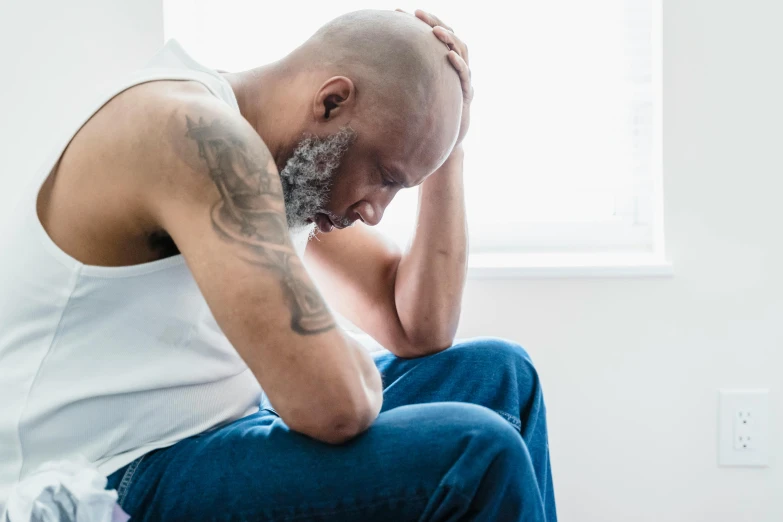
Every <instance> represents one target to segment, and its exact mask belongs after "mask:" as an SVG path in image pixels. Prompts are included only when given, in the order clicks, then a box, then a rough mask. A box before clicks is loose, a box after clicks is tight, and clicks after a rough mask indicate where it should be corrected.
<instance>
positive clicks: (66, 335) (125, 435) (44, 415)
mask: <svg viewBox="0 0 783 522" xmlns="http://www.w3.org/2000/svg"><path fill="white" fill-rule="evenodd" d="M155 80H193V81H197V82H200V83H202V84H204V85H205V86H206V87H207V88H208V89H209V90H210V92H211V93H212V94H213V95H214V96H216V97H217V98H219V99H221V100H223V101H224V102H225V103H226V104H228V105H229V106H231V107H233V108H234V110H236V111H237V112H238V111H239V107H238V105H237V101H236V98H235V96H234V93H233V91H232V89H231V86H230V85H229V84H228V82H227V81H226V80H225V79H224V78H223V77H222V76H221V75H220V74H219V73H217V71H214V70H212V69H209V68H207V67H204V66H202V65H200V64H199V63H197V62H196V61H195V60H193V59H192V58H191V57H190V56H188V55H187V54H186V53H185V51H184V50H183V49H182V47H181V46H180V45H179V43H177V42H176V41H175V40H170V41H169V42H168V43H167V44H166V45H165V46H164V47H163V48H162V49H161V51H160V52H159V53H158V54H157V55H155V57H153V59H152V60H151V61H150V62H149V64H148V65H147V66H146V67H144V68H142V69H140V70H138V71H135V72H134V73H132V74H131V75H130V76H129V77H128V78H125V80H124V81H122V82H120V83H119V84H118V85H117V86H116V87H115V88H112V89H110V90H109V91H108V92H106V93H105V94H104V95H103V96H102V97H101V98H100V99H98V100H96V102H97V103H96V104H95V105H94V109H93V110H92V111H91V112H90V113H88V114H84V117H83V118H82V120H81V121H80V122H78V125H75V126H74V127H73V129H72V132H71V133H70V135H69V136H68V139H67V140H63V142H62V146H60V147H58V148H57V150H55V151H54V152H53V154H52V155H51V157H50V159H49V160H48V161H46V162H45V164H44V166H43V167H42V168H41V169H40V170H39V171H38V172H35V173H33V175H34V176H35V177H34V179H33V180H32V181H33V182H32V183H31V185H30V186H29V187H28V190H27V191H26V192H25V193H24V194H23V197H22V199H21V204H20V205H19V209H18V211H17V213H16V214H15V218H16V219H17V221H16V223H15V226H14V227H12V229H11V230H9V232H8V233H7V234H5V235H4V237H3V238H2V254H0V255H1V256H2V258H1V260H2V263H1V264H2V270H0V513H1V512H2V511H3V505H4V503H5V499H6V498H7V496H8V494H9V489H10V488H11V487H12V486H13V484H14V483H16V482H17V481H19V480H21V479H23V478H24V477H25V476H26V475H27V474H29V473H30V472H31V471H34V470H35V469H36V468H37V467H38V466H39V465H40V464H42V463H44V462H46V461H49V460H60V459H68V458H69V457H72V456H74V455H76V454H81V455H83V456H85V457H86V458H87V460H89V461H90V462H92V463H93V464H95V465H96V466H97V467H98V469H99V470H100V471H101V472H103V473H104V474H107V475H108V474H110V473H112V472H114V471H116V470H117V469H119V468H121V467H123V466H125V465H126V464H128V463H129V462H131V461H132V460H134V459H135V458H137V457H139V456H141V455H143V454H145V453H147V452H149V451H151V450H153V449H157V448H162V447H166V446H170V445H172V444H174V443H176V442H177V441H179V440H182V439H184V438H186V437H189V436H191V435H195V434H197V433H200V432H203V431H206V430H209V429H212V428H215V427H218V426H220V425H223V424H225V423H228V422H230V421H232V420H235V419H238V418H240V417H243V416H246V415H249V414H251V413H253V412H255V411H257V410H258V405H259V402H260V401H261V400H262V398H263V391H262V390H261V388H260V386H259V384H258V382H257V381H256V379H255V377H254V376H253V374H252V373H251V372H250V370H249V369H248V367H247V365H245V363H244V361H243V360H242V359H241V358H240V357H239V355H238V354H237V352H236V350H235V349H234V348H233V347H232V346H231V344H230V343H229V341H228V340H227V339H226V337H225V336H224V335H223V333H222V332H221V330H220V328H219V327H218V325H217V323H216V322H215V320H214V318H213V316H212V314H211V313H210V311H209V308H208V307H207V304H206V302H205V301H204V298H203V296H202V295H201V293H200V291H199V289H198V287H197V286H196V283H195V281H194V280H193V277H192V275H191V273H190V271H189V270H188V267H187V265H186V264H185V262H184V259H183V257H182V256H181V255H177V256H174V257H169V258H166V259H162V260H159V261H153V262H150V263H145V264H141V265H134V266H125V267H100V266H91V265H85V264H83V263H80V262H79V261H77V260H76V259H74V258H72V257H70V256H69V255H68V254H66V253H65V252H63V251H62V250H61V249H60V248H58V247H57V245H56V244H55V243H54V242H53V241H52V240H51V239H50V238H49V236H48V235H47V233H46V231H45V230H44V229H43V227H42V225H41V222H40V220H39V219H38V215H37V212H36V199H37V196H38V192H39V189H40V187H41V185H42V184H43V182H44V181H45V180H46V178H47V177H48V175H49V174H50V172H51V171H52V169H53V168H54V166H55V165H56V163H57V161H58V160H59V158H60V156H61V155H62V153H63V151H64V150H65V148H66V146H67V145H68V142H70V139H71V138H72V137H73V136H74V135H75V134H76V132H78V130H79V129H80V128H81V127H82V125H84V123H86V122H87V120H89V118H90V117H91V116H92V115H93V114H94V113H95V112H97V111H98V110H99V109H100V108H101V107H102V106H103V105H104V104H105V103H106V102H108V101H109V100H110V99H111V98H112V97H114V96H115V95H117V94H119V93H120V92H122V91H124V90H126V89H128V88H130V87H132V86H134V85H137V84H140V83H145V82H150V81H155ZM309 232H310V230H309V228H308V229H303V230H299V231H297V232H296V233H292V239H293V240H294V245H295V247H296V249H297V251H298V253H299V255H300V256H301V255H303V252H304V249H305V246H306V244H307V239H308V234H309Z"/></svg>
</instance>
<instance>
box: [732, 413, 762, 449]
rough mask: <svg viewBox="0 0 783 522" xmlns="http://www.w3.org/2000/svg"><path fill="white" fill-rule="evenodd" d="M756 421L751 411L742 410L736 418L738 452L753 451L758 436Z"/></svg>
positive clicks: (735, 440) (735, 447)
mask: <svg viewBox="0 0 783 522" xmlns="http://www.w3.org/2000/svg"><path fill="white" fill-rule="evenodd" d="M755 420H756V419H754V418H753V412H752V410H750V409H745V408H743V409H740V410H739V411H738V412H737V413H736V415H735V416H734V449H735V450H737V451H752V450H753V449H754V443H755V439H756V437H757V435H756V434H755V433H754V431H755V429H754V428H755V426H756V424H755Z"/></svg>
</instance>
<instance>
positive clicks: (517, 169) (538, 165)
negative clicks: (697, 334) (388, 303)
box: [164, 0, 661, 253]
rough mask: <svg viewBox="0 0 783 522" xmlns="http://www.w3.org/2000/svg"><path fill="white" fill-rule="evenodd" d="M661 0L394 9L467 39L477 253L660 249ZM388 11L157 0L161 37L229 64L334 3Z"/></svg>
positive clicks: (319, 19) (433, 1)
mask: <svg viewBox="0 0 783 522" xmlns="http://www.w3.org/2000/svg"><path fill="white" fill-rule="evenodd" d="M657 1H658V0H594V1H591V2H585V1H584V0H547V1H546V2H539V1H532V0H522V1H517V2H495V3H493V2H490V3H483V4H468V3H464V2H453V1H444V0H430V1H429V2H427V4H426V5H410V6H406V5H405V2H403V3H402V5H400V6H399V7H401V8H403V9H405V10H406V11H409V12H412V11H413V10H414V8H417V7H422V8H424V9H426V10H428V11H431V12H433V13H435V14H437V15H438V16H439V17H440V18H441V19H443V20H444V21H445V22H447V23H448V24H449V25H451V26H452V27H453V28H454V30H455V32H456V33H457V34H458V35H459V36H460V37H461V38H463V40H464V41H465V42H466V43H467V44H468V46H469V48H470V60H471V68H472V71H473V81H474V87H475V90H476V98H475V101H474V103H473V108H472V113H471V128H470V131H469V133H468V136H467V138H466V139H465V143H464V147H465V152H466V159H465V185H466V194H467V196H466V197H467V207H468V221H469V227H470V232H471V234H470V242H471V251H472V252H473V253H476V252H609V251H611V252H653V251H656V250H658V249H659V248H660V245H659V244H657V243H659V241H657V240H654V238H656V237H658V234H656V233H655V230H654V229H655V228H656V223H659V222H660V218H661V216H660V213H659V212H658V206H659V205H656V201H658V199H657V198H658V197H659V191H658V190H656V189H655V187H656V186H657V185H658V183H657V181H658V179H659V178H657V177H656V176H659V175H660V174H659V172H658V168H657V165H659V158H658V155H659V152H656V151H657V150H658V149H657V147H656V143H655V141H656V136H657V132H658V131H659V130H658V129H657V118H656V114H657V113H658V111H659V110H660V106H659V104H660V95H659V89H658V88H657V83H656V82H657V81H659V79H658V78H657V77H656V76H657V73H656V70H657V69H656V65H657V53H656V52H655V42H656V41H657V34H656V31H657V29H656V23H655V20H654V18H655V16H654V15H655V13H657V3H656V2H657ZM389 7H390V6H389V4H388V3H387V2H377V1H372V0H369V1H368V0H362V1H346V0H334V1H331V2H320V3H319V2H314V3H308V4H307V7H306V8H305V7H303V5H302V4H301V3H297V2H259V1H257V0H164V14H165V16H164V23H165V35H166V38H176V39H178V40H179V41H180V43H182V45H183V46H184V47H185V49H186V50H188V52H189V53H190V54H191V55H192V56H193V57H194V58H196V59H197V60H199V61H200V62H201V63H204V64H205V65H207V66H210V67H214V68H218V69H225V70H230V71H239V70H243V69H249V68H251V67H255V66H258V65H261V64H264V63H269V62H272V61H274V60H277V59H279V58H281V57H283V56H284V55H285V54H287V53H288V52H289V51H291V50H292V49H294V48H295V47H297V46H298V45H300V44H301V43H302V42H304V41H305V40H306V39H307V38H308V37H309V36H310V35H311V34H312V33H313V32H315V30H316V29H317V28H318V27H320V26H321V25H323V24H324V23H325V22H327V21H329V20H330V19H332V18H334V17H335V16H337V15H338V14H340V13H344V12H348V11H352V10H356V9H364V8H377V9H388V8H389ZM391 7H392V8H394V7H397V5H393V6H391ZM416 204H417V192H416V191H415V190H409V191H401V192H400V193H399V194H398V196H397V197H396V198H395V200H394V202H393V203H392V204H391V206H390V207H389V209H388V210H387V212H386V215H385V217H384V219H383V222H382V223H381V225H380V228H381V229H383V230H385V231H386V232H387V233H389V234H391V235H392V236H393V237H395V238H396V239H397V240H398V241H399V242H401V243H404V242H405V241H406V238H407V237H408V236H409V235H410V232H411V230H412V228H413V224H414V222H415V210H416ZM654 243H655V244H654Z"/></svg>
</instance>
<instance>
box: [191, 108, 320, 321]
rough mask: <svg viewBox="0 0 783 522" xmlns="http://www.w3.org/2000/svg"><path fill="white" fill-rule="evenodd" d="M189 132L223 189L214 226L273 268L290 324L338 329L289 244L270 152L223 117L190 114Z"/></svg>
mask: <svg viewBox="0 0 783 522" xmlns="http://www.w3.org/2000/svg"><path fill="white" fill-rule="evenodd" d="M186 124H187V128H188V131H187V134H186V136H187V137H188V138H190V139H192V140H194V141H195V142H196V143H197V144H198V151H199V156H200V157H201V159H202V160H203V161H204V162H205V163H206V165H207V167H208V168H209V176H210V177H211V178H212V181H213V182H214V183H215V185H216V186H217V189H218V191H219V192H220V199H219V200H218V201H217V202H216V203H215V204H214V205H213V206H212V209H211V211H210V212H211V218H212V226H213V228H214V230H215V232H216V233H217V234H219V235H220V237H221V238H222V239H223V240H225V241H226V242H229V243H232V244H235V245H237V246H239V249H238V250H237V252H238V253H239V255H240V256H241V257H242V259H244V260H245V261H247V262H248V263H251V264H253V265H256V266H260V267H264V268H266V269H269V270H271V271H273V272H274V273H275V274H276V275H277V277H278V278H279V280H280V283H281V284H282V287H283V291H284V293H285V294H286V297H287V301H288V307H289V309H290V310H291V329H292V330H293V331H295V332H297V333H299V334H302V335H307V334H316V333H321V332H325V331H327V330H330V329H332V328H334V326H335V325H334V319H333V318H332V314H331V313H330V312H329V310H328V308H327V307H326V305H325V303H324V301H323V299H322V298H321V296H320V294H319V293H318V290H317V289H316V288H315V287H314V286H313V284H312V283H311V282H310V280H309V278H308V276H307V273H306V271H305V269H304V266H302V262H301V260H300V259H299V257H298V256H297V255H296V252H295V251H294V249H293V248H292V246H291V241H290V238H289V236H288V225H287V223H286V218H285V203H284V201H283V191H282V187H281V185H280V180H279V179H278V177H277V174H276V166H275V164H274V161H273V160H272V158H271V156H270V155H269V154H268V153H267V154H265V156H266V157H258V156H259V154H257V153H255V152H251V151H249V150H248V147H247V145H246V143H245V141H244V140H243V139H242V137H240V136H237V134H236V133H235V132H232V131H231V129H230V128H227V127H226V126H225V125H223V124H222V123H221V122H220V120H214V121H213V122H212V123H210V124H207V123H205V122H204V119H203V118H199V119H198V122H195V121H194V120H192V119H191V118H190V117H187V116H186Z"/></svg>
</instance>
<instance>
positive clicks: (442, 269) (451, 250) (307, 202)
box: [0, 11, 556, 522]
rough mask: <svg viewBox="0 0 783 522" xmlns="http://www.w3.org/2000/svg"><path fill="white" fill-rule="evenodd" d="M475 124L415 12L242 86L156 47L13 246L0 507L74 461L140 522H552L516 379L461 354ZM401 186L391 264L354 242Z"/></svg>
mask: <svg viewBox="0 0 783 522" xmlns="http://www.w3.org/2000/svg"><path fill="white" fill-rule="evenodd" d="M471 98H472V87H471V83H470V71H469V68H468V53H467V48H466V46H465V45H464V43H463V42H462V41H461V40H460V39H459V38H458V37H457V36H456V35H455V34H454V32H453V31H452V30H451V29H450V28H448V26H446V25H445V24H443V23H442V22H441V21H440V20H438V19H437V18H436V17H434V16H432V15H430V14H427V13H424V12H422V11H417V12H416V15H415V16H411V15H409V14H406V13H397V12H379V11H360V12H356V13H351V14H348V15H345V16H342V17H339V18H337V19H336V20H333V21H332V22H330V23H329V24H327V25H326V26H324V27H323V28H322V29H320V30H319V31H318V32H317V33H316V34H315V35H313V37H312V38H310V39H309V40H308V41H307V42H305V43H304V44H303V45H302V46H301V47H299V48H298V49H296V50H294V51H293V52H292V53H291V54H289V55H288V56H287V57H286V58H284V59H282V60H281V61H279V62H276V63H273V64H269V65H266V66H263V67H259V68H257V69H253V70H250V71H245V72H242V73H236V74H231V73H223V74H219V73H218V72H216V71H213V70H211V69H208V68H206V67H204V66H202V65H200V64H198V63H196V62H195V61H194V60H193V59H192V58H190V57H189V56H187V54H186V53H185V52H184V51H183V50H182V49H181V48H180V47H179V46H178V44H176V42H171V43H169V44H168V45H167V46H166V47H165V48H164V49H163V50H162V51H161V53H160V54H159V55H158V56H156V57H155V58H154V59H153V61H152V62H151V63H150V65H149V66H148V67H146V68H145V69H142V70H140V71H138V72H137V73H136V74H135V75H134V76H132V77H131V78H129V79H127V80H126V81H125V82H124V83H123V84H122V85H121V86H120V87H118V88H116V89H115V90H114V91H113V92H112V93H110V95H109V96H107V97H106V99H104V100H103V101H102V103H100V104H99V105H97V107H96V110H95V112H94V113H93V114H90V115H87V116H86V117H85V120H86V121H85V122H84V124H83V125H80V126H79V127H78V128H75V129H74V135H73V138H72V139H71V140H70V142H69V143H68V144H64V147H63V150H62V151H60V152H61V154H57V155H56V157H55V158H54V159H53V161H52V163H51V164H48V165H47V167H46V168H45V169H44V171H43V172H42V175H41V179H40V180H37V181H36V183H37V186H36V189H35V190H34V191H33V192H32V193H31V195H30V197H29V198H26V199H23V200H22V207H20V208H21V209H22V210H21V211H20V217H19V220H20V222H19V225H18V226H17V227H15V230H16V233H15V234H13V235H12V236H11V237H10V238H9V239H7V240H6V241H7V247H8V248H7V249H5V250H6V251H8V252H14V256H12V257H11V258H10V259H9V261H8V262H7V264H8V268H7V270H6V271H5V272H4V273H3V274H2V276H0V277H2V278H3V279H2V280H0V283H2V286H3V288H8V289H9V290H8V291H6V292H5V295H4V296H3V297H2V300H0V322H1V323H2V324H3V325H4V331H3V332H2V333H0V368H2V370H3V373H2V377H0V385H2V388H3V389H4V390H11V391H10V392H9V395H8V397H9V398H8V400H7V408H4V410H5V411H4V413H3V418H2V419H1V420H0V422H2V424H0V440H1V441H2V442H3V444H0V447H2V448H3V449H2V450H0V451H2V452H3V453H2V454H0V462H2V463H3V464H0V488H5V490H6V491H2V489H0V493H2V494H0V502H1V501H2V500H3V497H4V496H5V495H6V494H7V490H8V488H9V486H10V485H11V484H13V482H15V481H17V480H20V479H24V478H25V477H26V476H28V475H30V474H31V473H32V472H34V471H35V469H36V468H37V467H38V466H39V465H40V464H42V463H44V462H46V461H51V460H58V459H66V458H70V457H72V456H74V455H76V454H81V455H84V456H85V457H87V459H88V460H89V461H90V462H91V463H93V464H94V465H95V466H97V467H98V469H99V470H100V471H102V472H103V473H105V474H107V475H109V484H108V487H109V488H116V489H117V490H118V495H119V503H120V505H121V506H122V508H123V509H124V510H125V511H127V512H128V513H129V514H130V515H131V516H132V519H133V520H134V521H136V520H139V521H144V520H165V521H167V522H168V521H176V520H188V521H192V520H229V519H230V520H294V519H296V520H310V519H313V520H315V519H317V520H334V521H352V520H357V521H359V520H361V521H367V520H379V521H383V520H390V521H402V520H433V521H440V520H488V521H489V520H492V521H501V520H525V521H539V520H555V516H556V515H555V506H554V494H553V491H552V480H551V472H550V469H549V452H548V443H547V436H546V419H545V410H544V405H543V399H542V396H541V390H540V386H539V383H538V379H537V376H536V373H535V370H534V368H533V367H532V364H531V362H530V359H529V358H528V356H527V354H526V353H525V352H524V350H522V348H521V347H519V346H517V345H515V344H513V343H509V342H507V341H503V340H499V339H491V338H486V339H476V340H471V341H467V342H464V343H460V344H457V345H454V346H452V343H453V340H454V335H455V331H456V328H457V322H458V319H459V311H460V299H461V295H462V289H463V286H464V281H465V272H466V259H467V250H468V249H467V233H466V224H465V209H464V198H463V185H462V156H463V151H462V147H461V143H462V140H463V138H464V136H465V133H466V132H467V130H468V124H469V108H470V101H471ZM65 145H67V146H65ZM413 186H420V187H421V196H420V209H419V213H418V225H417V228H416V232H415V235H414V238H413V240H412V243H411V246H410V248H409V249H408V250H407V251H406V252H404V253H401V252H399V251H398V250H397V249H395V248H394V247H393V246H392V245H391V244H390V243H389V242H387V241H384V240H383V239H381V238H380V237H379V236H377V235H376V234H375V233H374V232H373V231H372V230H371V229H370V228H369V227H368V226H367V225H370V226H372V225H375V224H377V223H378V222H380V220H381V218H382V216H383V212H384V209H385V208H386V206H387V205H388V204H389V202H390V201H391V200H392V198H393V197H394V195H395V194H396V193H397V192H398V191H399V190H400V189H402V188H408V187H413ZM39 188H40V190H38V189H39ZM357 222H361V223H357ZM354 224H355V226H351V225H354ZM334 229H338V230H334ZM311 235H312V236H313V237H312V239H311V240H310V241H308V239H310V236H311ZM305 246H306V255H305V260H306V261H307V262H308V266H309V268H310V269H309V270H306V269H305V268H304V265H303V264H302V261H301V253H302V251H303V250H304V248H305ZM17 254H18V255H17ZM310 274H312V275H313V276H314V278H315V281H317V283H318V287H316V285H315V283H314V282H313V280H311V278H310ZM321 292H323V294H324V296H325V298H326V300H324V299H322V297H321ZM326 302H328V303H329V304H330V305H331V306H332V307H334V308H335V309H336V310H338V311H339V312H341V313H342V314H343V315H345V316H346V317H347V318H348V319H350V320H351V321H352V322H353V323H355V324H356V325H358V326H359V327H360V328H361V329H362V330H364V331H365V332H367V333H369V334H370V335H371V336H372V337H373V338H375V339H376V340H377V341H378V342H379V343H380V344H382V345H383V346H384V347H385V348H387V349H388V351H386V352H384V353H382V354H381V355H378V356H376V357H374V358H373V357H371V356H370V355H369V354H368V352H367V351H366V350H365V349H364V348H363V347H362V346H361V345H360V344H359V343H358V342H357V341H356V340H354V338H352V337H351V336H350V335H347V334H346V333H345V332H344V331H343V330H341V329H340V328H338V327H337V326H335V321H334V318H333V315H332V312H331V311H330V309H329V307H327V305H326ZM259 385H260V387H259ZM259 403H260V408H259ZM520 435H521V436H520Z"/></svg>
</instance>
